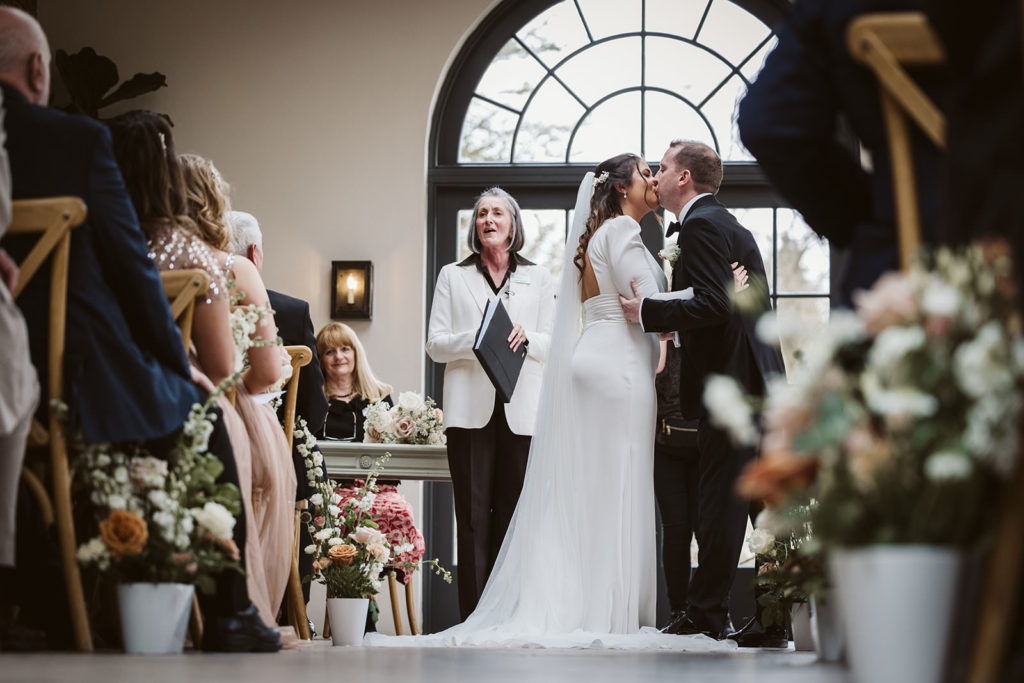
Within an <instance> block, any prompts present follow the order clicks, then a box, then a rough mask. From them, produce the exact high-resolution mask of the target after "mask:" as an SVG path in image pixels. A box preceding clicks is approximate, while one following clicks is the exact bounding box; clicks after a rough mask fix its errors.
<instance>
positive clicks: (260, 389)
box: [178, 154, 296, 625]
mask: <svg viewBox="0 0 1024 683" xmlns="http://www.w3.org/2000/svg"><path fill="white" fill-rule="evenodd" d="M178 162H179V163H180V164H181V168H182V171H183V173H184V176H185V194H186V200H187V211H188V215H189V216H190V217H191V218H192V220H193V222H194V225H195V228H196V231H197V235H198V236H199V237H200V238H201V239H202V240H203V241H204V242H205V243H206V244H207V245H208V246H209V247H211V248H212V249H213V254H214V257H215V258H216V259H217V260H218V262H219V265H220V268H221V272H222V273H223V274H224V276H225V278H226V279H227V280H228V281H229V282H230V283H233V284H234V289H233V290H232V291H231V296H232V297H233V299H238V301H237V303H238V304H239V305H242V306H250V305H251V306H255V307H257V308H259V309H264V310H265V311H266V312H265V314H264V315H263V317H262V319H261V320H260V322H259V323H258V324H257V325H256V331H255V332H254V333H253V334H252V335H251V339H252V341H253V342H256V343H260V342H263V343H264V344H265V342H266V340H276V339H277V327H276V325H275V322H274V316H273V314H272V312H271V311H270V305H269V298H268V296H267V290H266V287H264V285H263V279H262V278H261V277H260V274H259V272H258V271H257V270H256V266H254V265H253V264H252V263H251V262H250V261H248V260H246V259H244V258H243V259H239V258H236V256H235V254H234V253H231V252H229V251H225V249H227V248H229V247H230V244H231V230H230V227H229V225H228V222H227V221H228V213H227V212H228V210H229V209H228V199H227V189H228V188H227V184H226V183H225V182H224V181H223V179H222V178H221V175H220V172H218V171H217V169H216V167H214V165H213V164H212V163H211V162H210V161H209V160H207V159H204V158H202V157H200V156H196V155H194V154H182V155H179V156H178ZM246 355H247V359H248V362H249V366H248V368H247V369H246V370H245V371H244V372H243V373H242V380H241V381H240V382H239V383H238V385H237V392H236V398H235V406H236V407H237V409H238V413H239V415H241V417H242V421H243V422H244V423H245V429H246V433H247V434H248V436H249V443H250V446H251V453H252V508H253V513H254V514H255V517H256V525H257V526H256V531H257V532H258V535H259V539H260V547H261V549H262V557H263V564H264V572H265V576H266V586H267V601H266V602H264V603H263V604H262V605H257V606H258V607H260V614H261V616H262V617H263V620H264V622H265V623H266V624H268V625H269V624H276V623H277V611H278V606H279V605H280V604H281V601H282V600H283V599H284V593H285V589H286V588H287V586H288V576H289V574H290V573H291V556H292V554H291V548H292V542H293V537H294V535H295V490H296V478H295V469H294V466H293V464H292V457H291V451H290V450H289V448H288V442H287V440H285V438H284V431H283V430H282V429H281V424H280V423H279V422H278V419H277V415H276V414H275V413H274V411H273V410H272V409H271V408H270V405H269V404H268V403H266V402H262V401H258V400H257V399H255V398H254V397H255V396H256V395H257V394H260V393H264V392H266V391H268V390H271V389H275V388H276V387H277V385H278V383H279V382H280V381H281V378H282V370H283V367H285V366H288V367H289V369H290V364H289V361H288V358H287V356H288V354H287V353H286V352H284V350H283V349H282V348H281V346H280V345H278V344H265V345H262V346H253V347H251V348H249V350H248V351H247V352H246Z"/></svg>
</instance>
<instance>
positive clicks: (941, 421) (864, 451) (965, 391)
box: [710, 243, 1024, 547]
mask: <svg viewBox="0 0 1024 683" xmlns="http://www.w3.org/2000/svg"><path fill="white" fill-rule="evenodd" d="M1011 268H1012V263H1011V260H1010V254H1009V250H1008V249H1007V248H1006V247H1005V245H1003V244H1001V243H985V244H979V245H974V246H971V247H969V248H965V249H963V250H960V251H956V252H954V251H951V250H948V249H943V250H940V251H938V252H937V253H936V254H935V255H934V257H933V258H932V259H931V262H930V263H927V264H926V263H921V264H918V265H917V266H915V267H914V268H912V269H911V270H910V271H909V272H907V273H905V274H888V275H885V276H883V277H882V278H881V279H880V280H879V281H878V283H877V284H876V285H875V286H874V287H873V288H872V289H871V290H870V291H868V292H865V293H862V294H861V295H860V296H859V297H858V298H857V300H856V303H857V313H856V314H853V313H844V312H839V311H837V312H834V313H833V315H832V321H831V322H832V324H831V328H830V330H829V333H828V335H826V336H825V337H824V338H822V339H820V340H816V341H817V343H816V344H815V345H813V346H811V347H810V348H809V349H808V353H807V358H806V361H807V376H806V378H805V382H804V383H803V384H799V385H790V384H786V383H785V381H780V382H776V383H775V384H773V385H772V386H771V387H770V388H769V392H768V399H767V402H766V405H765V407H764V426H765V436H764V441H763V451H764V454H763V457H762V458H761V459H760V460H759V461H756V462H754V463H752V464H751V465H750V466H748V468H747V471H746V472H745V473H744V475H743V477H742V478H741V481H740V490H741V492H743V493H745V494H746V495H748V496H750V497H753V498H760V499H763V500H765V501H766V502H767V503H768V504H769V505H770V506H773V507H774V508H775V509H776V510H782V511H786V510H800V509H803V510H806V512H807V514H806V518H807V519H810V520H811V521H812V522H813V528H814V532H815V536H816V537H817V538H818V539H820V540H821V542H822V543H823V544H825V545H826V546H829V545H839V546H847V547H849V546H863V545H870V544H879V543H888V544H892V543H896V544H930V545H939V546H959V547H967V546H971V545H973V544H975V543H978V542H979V541H980V540H982V539H984V538H985V537H986V535H987V534H988V533H989V532H990V531H991V530H992V529H993V528H994V521H995V520H994V518H995V514H996V511H997V508H998V506H996V505H993V504H992V501H993V495H994V494H996V493H997V492H999V491H1000V490H1001V489H1002V486H1003V484H1004V483H1005V481H1006V479H1007V477H1008V476H1009V475H1010V474H1011V472H1012V471H1013V470H1014V468H1015V467H1016V466H1017V450H1018V445H1019V444H1018V430H1019V425H1020V417H1021V405H1022V403H1021V389H1022V386H1024V338H1022V334H1021V320H1020V318H1019V316H1018V313H1017V308H1016V302H1015V295H1016V291H1015V286H1014V282H1013V279H1012V277H1011ZM761 324H763V325H766V326H772V327H773V328H778V327H779V326H778V324H777V323H774V324H773V321H771V320H767V321H762V323H761ZM773 331H775V330H773ZM777 332H778V334H779V336H781V338H782V339H783V340H785V339H786V337H787V336H788V335H789V334H791V333H794V332H795V330H786V329H777ZM710 403H712V404H715V405H718V407H719V410H715V409H714V408H712V412H715V413H718V416H717V417H716V418H714V419H717V420H718V421H719V422H720V423H721V424H723V425H730V423H731V422H732V423H735V422H736V421H735V420H733V419H732V417H733V416H726V415H725V414H724V413H723V411H722V410H721V408H723V407H724V406H723V404H722V402H721V401H711V402H710ZM733 426H734V427H736V429H734V431H735V432H736V433H737V434H739V433H740V432H742V431H743V429H742V427H743V425H738V424H737V425H733ZM811 500H814V501H816V505H815V506H814V507H813V508H804V507H801V506H804V505H806V503H808V502H809V501H811ZM787 518H788V516H787V515H785V514H781V515H776V519H778V520H785V519H787ZM802 521H803V520H800V519H796V520H795V523H797V524H799V523H802ZM779 532H781V533H786V532H787V530H786V529H785V528H780V529H778V530H777V533H779Z"/></svg>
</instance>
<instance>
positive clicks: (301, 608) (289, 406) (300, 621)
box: [284, 345, 313, 640]
mask: <svg viewBox="0 0 1024 683" xmlns="http://www.w3.org/2000/svg"><path fill="white" fill-rule="evenodd" d="M285 350H286V351H288V355H289V356H290V357H291V363H292V376H291V377H290V378H289V379H288V384H287V386H286V388H285V394H284V436H285V439H286V440H287V441H288V448H289V450H290V449H292V447H293V442H294V440H295V403H296V400H297V399H298V396H299V370H300V369H302V368H303V367H305V366H306V365H309V363H310V361H311V360H313V353H312V352H311V351H310V350H309V348H308V347H306V346H301V345H299V346H286V347H285ZM305 509H306V501H304V500H300V501H296V503H295V533H294V535H293V537H292V568H291V571H290V572H289V576H288V590H287V598H288V617H289V621H290V622H291V625H292V626H293V627H294V628H295V632H296V633H297V634H298V636H299V637H300V638H303V639H305V640H310V639H311V638H312V635H311V633H310V630H309V621H308V620H307V617H306V602H305V601H304V600H303V599H302V580H301V577H300V576H299V546H300V543H299V536H300V532H301V529H302V512H303V510H305Z"/></svg>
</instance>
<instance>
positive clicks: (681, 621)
mask: <svg viewBox="0 0 1024 683" xmlns="http://www.w3.org/2000/svg"><path fill="white" fill-rule="evenodd" d="M661 632H662V633H668V634H671V635H675V636H692V635H697V634H701V635H705V636H708V637H709V638H714V639H715V640H722V639H724V638H726V637H727V636H728V635H729V634H730V633H732V622H731V620H729V619H726V621H725V625H724V626H723V627H722V629H721V630H718V629H715V628H714V627H712V626H711V625H709V624H707V623H698V622H697V621H695V620H694V619H693V617H691V616H689V615H688V614H687V613H685V612H682V613H680V614H678V615H676V616H675V617H674V618H673V619H672V621H670V622H669V623H668V626H666V627H665V628H663V629H661Z"/></svg>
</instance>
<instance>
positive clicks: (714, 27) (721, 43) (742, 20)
mask: <svg viewBox="0 0 1024 683" xmlns="http://www.w3.org/2000/svg"><path fill="white" fill-rule="evenodd" d="M770 32H771V30H770V29H769V28H768V27H767V26H765V25H764V24H763V23H762V22H761V20H760V19H758V18H757V17H755V16H754V15H753V14H751V13H750V12H748V11H747V10H745V9H743V8H742V7H740V6H739V5H734V4H733V3H732V2H729V1H728V0H712V2H711V10H710V11H709V12H708V17H707V19H705V20H704V27H703V28H701V30H700V35H698V36H697V40H699V41H700V42H702V43H704V44H705V45H707V46H708V47H710V48H711V49H712V50H714V51H715V52H718V53H719V54H720V55H722V56H723V57H725V58H726V59H727V60H729V61H730V62H732V63H733V64H739V63H740V62H741V61H743V58H744V57H746V56H747V55H748V54H750V50H751V48H752V47H753V46H755V45H757V44H758V43H760V42H761V41H762V40H764V39H765V37H766V36H767V35H768V34H769V33H770Z"/></svg>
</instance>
